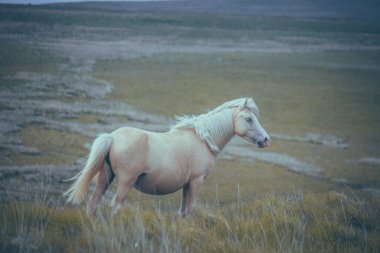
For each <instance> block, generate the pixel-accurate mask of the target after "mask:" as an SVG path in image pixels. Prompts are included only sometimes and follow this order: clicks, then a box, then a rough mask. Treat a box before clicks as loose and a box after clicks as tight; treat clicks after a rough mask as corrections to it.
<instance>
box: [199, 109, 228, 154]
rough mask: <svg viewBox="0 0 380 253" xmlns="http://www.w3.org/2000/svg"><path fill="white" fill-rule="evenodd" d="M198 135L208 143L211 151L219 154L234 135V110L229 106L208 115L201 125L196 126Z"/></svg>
mask: <svg viewBox="0 0 380 253" xmlns="http://www.w3.org/2000/svg"><path fill="white" fill-rule="evenodd" d="M195 130H196V132H197V133H198V135H199V136H200V137H201V138H202V139H203V140H204V141H205V142H206V143H207V145H208V146H209V148H210V149H211V151H212V152H213V153H214V154H215V155H218V154H219V152H220V151H221V150H222V149H223V148H224V147H225V146H226V144H227V143H228V142H229V141H230V139H231V138H232V137H233V136H234V134H235V133H234V126H233V110H232V109H230V108H228V109H224V110H222V111H220V112H217V113H215V114H212V115H207V117H206V118H204V119H203V120H202V123H201V125H198V126H195Z"/></svg>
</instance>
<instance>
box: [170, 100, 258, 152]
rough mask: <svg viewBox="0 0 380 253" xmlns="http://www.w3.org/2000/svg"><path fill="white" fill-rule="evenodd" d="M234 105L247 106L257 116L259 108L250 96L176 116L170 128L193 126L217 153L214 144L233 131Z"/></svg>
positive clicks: (216, 146) (217, 149)
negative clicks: (198, 111) (198, 113)
mask: <svg viewBox="0 0 380 253" xmlns="http://www.w3.org/2000/svg"><path fill="white" fill-rule="evenodd" d="M236 107H238V108H239V109H243V108H244V107H247V108H248V109H249V110H251V111H252V112H253V113H254V114H255V115H256V116H257V117H258V116H259V109H258V108H257V106H256V104H255V102H254V101H253V99H252V98H239V99H235V100H232V101H229V102H226V103H224V104H222V105H221V106H218V107H216V108H215V109H213V110H211V111H209V112H207V113H205V114H201V115H192V116H189V115H184V116H176V119H177V121H178V122H177V124H176V125H174V126H173V127H172V129H190V128H194V129H195V131H196V133H197V134H198V135H199V137H200V138H201V139H202V140H203V141H205V142H206V143H207V145H208V146H209V147H210V149H211V150H212V151H213V152H214V153H218V152H219V151H220V150H219V147H218V145H217V144H216V143H217V142H218V140H219V139H222V138H224V137H225V136H226V135H228V134H230V133H231V131H233V121H232V113H233V109H234V108H236Z"/></svg>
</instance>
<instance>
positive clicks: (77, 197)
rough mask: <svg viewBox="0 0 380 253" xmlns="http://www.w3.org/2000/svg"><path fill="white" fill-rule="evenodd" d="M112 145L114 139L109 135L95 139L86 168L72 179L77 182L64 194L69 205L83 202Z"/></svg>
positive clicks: (102, 135)
mask: <svg viewBox="0 0 380 253" xmlns="http://www.w3.org/2000/svg"><path fill="white" fill-rule="evenodd" d="M111 144H112V137H111V135H109V134H101V135H99V137H98V138H96V139H95V141H94V143H93V144H92V146H91V151H90V154H89V156H88V159H87V163H86V166H84V168H83V170H81V171H80V172H79V173H78V174H77V175H76V176H74V177H73V178H72V179H71V180H75V182H74V183H73V184H72V185H71V187H70V188H69V189H68V190H67V191H66V192H65V193H64V194H63V195H64V196H66V197H67V202H68V203H73V204H80V203H82V202H83V200H84V198H85V196H86V192H87V188H88V185H89V184H90V182H91V179H92V178H93V177H94V176H95V175H96V174H97V173H98V172H99V170H100V168H101V167H102V165H103V163H104V159H105V157H106V156H107V154H108V152H109V150H110V148H111Z"/></svg>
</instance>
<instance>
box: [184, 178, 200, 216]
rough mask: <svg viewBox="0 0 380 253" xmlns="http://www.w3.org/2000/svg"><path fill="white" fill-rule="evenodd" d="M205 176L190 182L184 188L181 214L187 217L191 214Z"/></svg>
mask: <svg viewBox="0 0 380 253" xmlns="http://www.w3.org/2000/svg"><path fill="white" fill-rule="evenodd" d="M203 179H204V177H203V176H201V177H198V178H196V179H194V180H192V181H190V182H188V183H187V184H186V185H185V186H184V187H183V190H182V206H181V211H180V212H181V215H182V217H185V216H186V215H188V214H191V212H192V211H193V207H194V205H195V203H196V202H197V198H198V193H199V189H200V188H201V186H202V184H203Z"/></svg>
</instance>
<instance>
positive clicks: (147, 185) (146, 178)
mask: <svg viewBox="0 0 380 253" xmlns="http://www.w3.org/2000/svg"><path fill="white" fill-rule="evenodd" d="M185 184H186V182H185V180H173V178H171V177H167V178H166V179H162V178H161V179H157V178H155V177H153V176H151V175H148V174H142V175H141V176H139V178H138V179H137V180H136V182H135V185H134V187H135V188H136V189H137V190H139V191H141V192H143V193H147V194H152V195H166V194H170V193H174V192H176V191H178V190H179V189H181V188H182V187H183V186H184V185H185Z"/></svg>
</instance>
